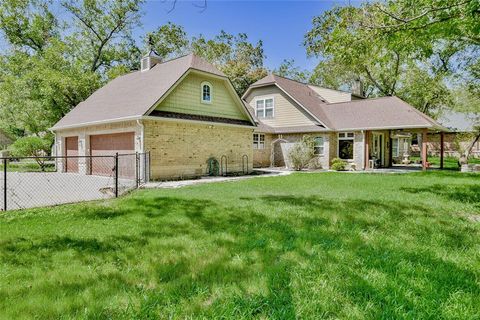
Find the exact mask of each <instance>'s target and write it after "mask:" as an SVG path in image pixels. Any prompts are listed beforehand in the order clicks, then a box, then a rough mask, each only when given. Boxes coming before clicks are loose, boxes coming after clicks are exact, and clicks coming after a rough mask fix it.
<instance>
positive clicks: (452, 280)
mask: <svg viewBox="0 0 480 320" xmlns="http://www.w3.org/2000/svg"><path fill="white" fill-rule="evenodd" d="M471 187H472V188H468V186H465V188H466V189H464V190H463V189H462V190H463V191H462V192H463V193H461V194H462V195H463V196H468V197H470V198H469V199H470V200H469V201H474V199H477V198H476V197H477V196H478V195H474V193H475V192H477V191H478V189H475V188H474V187H475V186H471ZM432 188H434V187H432ZM413 189H414V188H412V190H411V191H408V190H404V191H406V192H431V191H418V190H413ZM434 189H435V188H434ZM444 192H447V191H444ZM456 192H459V190H457V191H456ZM459 197H460V196H458V195H457V196H455V197H454V198H455V199H456V200H457V201H459V200H458V199H459ZM241 200H243V201H242V204H241V205H239V206H226V205H223V203H222V202H220V201H218V202H216V201H212V200H204V199H192V198H189V199H184V198H175V197H158V196H154V197H134V196H132V197H128V198H124V199H122V200H121V202H119V204H118V206H116V207H114V208H109V209H106V208H105V207H102V206H93V207H91V208H90V209H89V210H88V212H84V213H82V214H83V215H80V216H82V217H83V218H88V219H105V220H113V221H112V223H113V222H117V221H119V220H120V219H125V221H128V222H129V223H132V224H135V228H136V229H135V230H136V231H135V232H134V233H133V234H132V232H133V231H131V230H128V231H129V235H128V236H127V235H122V234H121V232H122V231H123V232H126V231H127V230H118V232H119V234H118V235H116V236H109V237H105V238H96V237H93V238H83V237H73V236H62V237H59V236H44V237H39V236H37V237H31V238H22V239H20V238H15V239H11V240H8V241H6V242H2V243H0V261H2V262H3V263H6V264H14V265H21V266H22V267H23V266H27V267H28V263H30V264H36V263H37V264H38V263H39V262H38V261H39V259H44V260H43V263H47V264H48V262H49V261H50V259H52V256H54V255H55V254H57V253H61V252H64V251H67V250H72V251H73V252H75V253H77V256H75V255H73V256H71V259H72V260H71V261H68V262H66V263H71V264H72V265H75V264H84V263H86V261H87V262H88V261H91V260H95V261H96V262H97V263H98V264H100V265H102V263H106V261H112V260H114V258H116V257H118V256H119V255H122V256H124V257H123V259H125V260H126V261H125V264H128V265H129V268H130V269H132V268H133V269H135V268H136V267H137V266H139V265H142V264H145V265H147V266H148V268H147V270H150V273H145V274H142V273H141V272H139V273H138V274H140V275H139V276H137V278H135V279H134V280H130V281H123V280H122V279H116V280H115V279H114V281H113V280H112V283H110V282H108V279H107V280H104V279H102V278H101V277H98V274H94V275H92V279H91V281H90V282H89V281H87V280H85V281H86V282H85V283H84V285H81V284H79V285H78V286H77V285H75V284H72V285H73V286H74V290H73V291H74V292H72V290H70V289H69V288H68V287H66V288H61V287H60V288H59V289H58V290H60V291H63V293H64V294H65V295H75V294H78V292H79V291H84V290H88V288H89V287H91V286H97V284H98V283H102V284H104V285H105V286H107V287H111V288H110V291H108V290H106V292H105V293H104V294H105V297H104V299H105V302H107V301H108V299H109V297H111V296H115V295H117V294H118V286H122V289H121V290H122V292H127V293H128V295H129V297H130V298H129V299H132V300H134V303H132V306H131V307H129V308H128V309H127V310H126V311H125V310H124V311H117V312H120V313H113V315H112V314H109V316H110V317H112V316H113V317H115V316H119V315H121V316H124V317H126V318H134V317H137V318H147V317H152V318H155V317H158V316H160V315H162V314H163V311H164V309H165V308H171V307H172V306H175V305H177V306H178V308H179V310H182V308H186V307H187V306H188V307H192V308H193V309H192V310H194V311H191V312H194V313H195V315H197V316H201V315H202V314H203V316H205V317H208V316H213V317H215V316H218V314H223V315H224V316H225V317H238V318H241V317H247V318H248V317H260V318H261V317H270V318H274V319H293V318H295V317H296V316H297V315H296V308H295V303H294V299H293V296H294V293H296V294H299V293H302V294H303V295H305V294H307V295H308V291H309V290H313V289H315V290H321V289H320V288H309V287H302V286H301V285H300V286H299V285H298V284H296V285H295V284H294V282H293V281H292V277H293V274H295V277H297V280H298V277H301V275H302V272H307V274H309V275H311V273H314V276H315V277H317V278H318V279H325V278H324V274H322V272H324V271H322V270H325V268H326V267H327V262H326V260H328V261H330V262H331V261H332V260H333V259H334V258H332V257H335V256H337V255H339V256H341V257H342V258H341V259H340V258H338V257H337V259H338V260H337V261H336V264H337V267H336V269H335V270H333V271H332V272H334V273H336V275H337V276H338V277H339V278H341V279H343V280H342V281H341V283H329V282H328V281H327V282H326V283H324V284H323V285H325V286H328V288H329V289H330V290H332V291H334V292H337V293H338V294H339V295H341V296H346V297H348V299H347V300H348V302H349V303H351V304H353V305H355V306H356V307H357V308H358V309H359V310H360V311H361V312H362V313H363V314H364V315H365V316H367V317H369V316H371V317H380V316H382V317H383V316H384V315H387V316H386V317H385V318H390V317H392V318H397V317H402V316H405V315H407V314H415V315H417V317H419V318H422V317H426V316H427V315H429V314H431V313H430V312H435V311H437V312H438V311H439V308H441V305H442V303H443V302H447V300H448V299H449V296H450V294H451V292H460V291H461V292H467V293H472V294H478V293H480V292H479V287H478V284H477V282H476V281H477V280H476V279H477V278H476V275H475V274H474V273H473V272H472V271H470V270H467V269H463V268H460V267H458V266H457V265H455V264H454V263H451V262H447V261H445V260H443V259H439V258H436V257H435V255H434V254H433V253H432V252H430V251H426V252H418V253H417V252H412V249H411V248H412V247H411V246H410V248H408V247H407V246H404V245H403V244H402V243H401V242H400V243H398V244H396V242H395V241H394V237H395V236H398V235H399V234H398V230H397V229H398V228H397V226H399V225H402V226H406V227H405V228H404V229H403V231H404V232H405V230H407V232H411V238H412V240H411V241H415V242H416V243H417V244H418V245H417V247H418V248H428V242H425V241H426V240H425V239H429V237H431V236H432V234H433V233H440V234H442V235H443V236H444V237H446V238H447V240H446V241H447V242H448V241H452V242H455V243H456V244H457V243H458V244H459V245H461V246H463V247H469V246H471V245H472V243H473V241H474V240H472V238H469V237H463V238H462V237H457V238H451V237H452V235H453V234H454V229H455V226H454V225H453V226H452V225H448V224H446V225H443V224H438V223H436V224H435V222H434V221H435V220H434V219H431V217H432V216H434V215H435V213H434V212H432V210H431V209H430V208H428V207H425V206H422V205H418V204H405V203H403V202H398V201H388V200H385V201H374V200H367V201H366V200H361V199H337V200H331V199H324V198H321V197H317V196H308V197H307V196H290V195H288V196H287V195H285V196H282V195H266V196H263V197H259V198H242V199H241ZM419 219H424V220H423V221H424V222H426V221H428V222H431V225H429V224H428V223H425V224H426V226H424V227H423V228H419V227H418V221H419ZM80 221H82V220H80ZM108 222H109V221H105V223H108ZM410 224H411V229H409V228H408V226H409V225H410ZM132 228H133V227H132ZM369 231H372V232H376V234H377V235H378V236H380V237H384V238H386V239H388V240H389V241H385V242H384V243H383V242H381V241H374V242H375V245H372V244H371V243H369V242H368V241H367V240H365V239H364V238H363V235H364V234H365V232H369ZM450 238H451V239H450ZM447 242H446V243H447ZM413 247H415V246H413ZM309 248H310V249H309ZM312 248H314V249H315V250H311V249H312ZM442 249H445V248H442ZM131 250H134V251H136V252H138V254H135V255H128V254H126V252H129V251H131ZM424 250H427V249H424ZM432 250H433V249H432ZM172 252H173V253H174V254H172ZM163 256H168V257H170V258H169V259H164V260H162V257H163ZM99 257H100V258H99ZM292 257H294V258H292ZM327 258H328V259H327ZM77 259H78V261H77ZM300 261H301V262H302V264H303V265H304V267H303V268H301V267H300ZM305 265H307V266H308V267H307V270H308V271H305ZM402 266H407V267H402ZM110 268H111V266H110ZM118 272H120V270H118ZM372 273H378V274H382V276H383V279H384V280H383V282H382V283H377V282H370V281H367V280H365V279H366V276H367V275H369V274H372ZM425 279H428V285H426V284H425V285H421V286H420V285H419V286H415V285H414V283H415V281H425ZM45 281H46V283H47V284H45V285H48V280H45ZM324 281H325V280H324ZM139 282H141V283H145V282H149V283H153V284H154V285H153V288H157V289H148V288H147V289H142V290H139V289H138V283H139ZM252 282H253V283H256V284H257V291H258V292H256V293H251V292H249V291H248V290H247V289H246V287H247V284H248V283H252ZM105 283H106V284H105ZM262 284H264V287H265V290H263V289H261V288H262ZM158 288H160V289H158ZM232 288H234V290H233V289H232ZM413 288H414V289H413ZM229 290H231V292H230V291H229ZM412 290H414V291H415V292H414V293H415V295H416V296H420V297H424V298H422V299H423V300H422V299H420V302H419V301H413V300H412V299H411V294H412V292H411V291H412ZM224 292H230V293H224ZM232 292H233V293H232ZM223 293H224V295H222V294H223ZM12 294H15V292H13V293H12ZM215 295H216V297H215V298H212V296H215ZM196 299H197V300H198V299H200V300H202V299H203V300H205V301H207V302H204V303H203V304H202V305H201V306H196V307H195V308H194V307H193V306H189V305H188V301H194V300H196ZM209 299H211V301H210V300H209ZM425 299H426V300H428V301H426V300H425ZM185 301H187V303H186V302H185ZM430 301H435V303H432V304H431V305H430ZM185 303H186V304H185ZM300 303H306V304H308V303H310V302H309V301H303V302H300ZM422 303H427V304H429V305H430V307H429V308H431V309H429V310H424V309H422V308H423V307H422ZM105 304H107V303H105ZM322 308H324V309H323V310H322ZM64 311H65V312H73V313H75V312H80V311H81V310H80V309H78V310H76V309H71V310H64ZM177 311H178V310H177ZM318 311H319V312H325V313H329V314H332V312H333V311H332V310H331V309H328V307H326V306H324V307H321V306H320V307H318ZM58 312H59V311H58ZM89 312H91V315H92V316H93V315H99V314H103V312H105V310H104V309H95V308H93V309H91V310H90V311H89ZM178 312H180V311H178ZM185 312H187V311H185ZM209 312H210V313H209ZM179 314H180V315H182V316H184V317H188V314H187V313H182V312H180V313H179ZM332 316H333V317H336V316H340V314H335V312H333V314H332Z"/></svg>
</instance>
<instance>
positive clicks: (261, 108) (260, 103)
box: [256, 98, 274, 118]
mask: <svg viewBox="0 0 480 320" xmlns="http://www.w3.org/2000/svg"><path fill="white" fill-rule="evenodd" d="M273 109H274V106H273V98H266V99H258V100H257V102H256V115H257V118H273V114H274V110H273Z"/></svg>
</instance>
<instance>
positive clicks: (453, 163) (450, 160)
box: [410, 156, 480, 170]
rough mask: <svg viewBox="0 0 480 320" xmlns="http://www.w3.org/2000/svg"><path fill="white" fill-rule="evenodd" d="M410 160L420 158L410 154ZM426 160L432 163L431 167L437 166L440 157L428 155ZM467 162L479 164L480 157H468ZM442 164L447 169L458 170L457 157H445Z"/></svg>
mask: <svg viewBox="0 0 480 320" xmlns="http://www.w3.org/2000/svg"><path fill="white" fill-rule="evenodd" d="M410 160H412V161H415V160H420V157H415V156H411V157H410ZM428 162H430V163H431V164H432V166H433V167H439V166H440V157H430V156H429V157H428ZM468 163H475V164H480V159H476V158H470V159H468ZM443 166H444V168H445V169H447V170H460V168H459V166H458V158H455V157H445V158H444V159H443Z"/></svg>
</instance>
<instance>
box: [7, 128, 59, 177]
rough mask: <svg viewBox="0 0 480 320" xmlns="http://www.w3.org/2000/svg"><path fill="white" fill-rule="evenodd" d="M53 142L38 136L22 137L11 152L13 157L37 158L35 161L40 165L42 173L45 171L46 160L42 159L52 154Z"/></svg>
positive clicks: (14, 144) (11, 147) (10, 148)
mask: <svg viewBox="0 0 480 320" xmlns="http://www.w3.org/2000/svg"><path fill="white" fill-rule="evenodd" d="M51 145H52V141H51V139H49V138H40V137H36V136H30V137H22V138H19V139H17V140H16V141H15V142H14V143H13V144H12V145H11V146H10V147H9V150H10V152H11V155H12V156H13V157H37V158H35V161H36V162H37V163H38V165H39V166H40V168H41V169H42V171H44V169H45V160H46V158H41V157H44V156H46V155H48V154H49V153H50V146H51Z"/></svg>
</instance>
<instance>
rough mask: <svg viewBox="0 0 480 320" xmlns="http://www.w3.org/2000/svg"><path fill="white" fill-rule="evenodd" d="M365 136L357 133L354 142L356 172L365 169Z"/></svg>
mask: <svg viewBox="0 0 480 320" xmlns="http://www.w3.org/2000/svg"><path fill="white" fill-rule="evenodd" d="M364 140H365V134H364V133H362V132H360V131H357V132H355V138H354V141H353V163H354V164H355V169H356V170H361V169H363V159H364V154H365V153H364V149H365V144H364Z"/></svg>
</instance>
